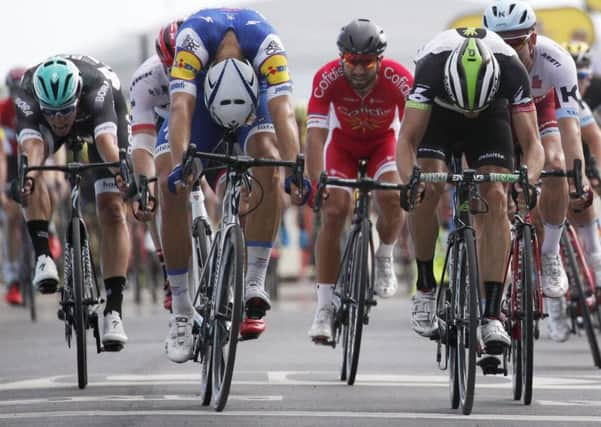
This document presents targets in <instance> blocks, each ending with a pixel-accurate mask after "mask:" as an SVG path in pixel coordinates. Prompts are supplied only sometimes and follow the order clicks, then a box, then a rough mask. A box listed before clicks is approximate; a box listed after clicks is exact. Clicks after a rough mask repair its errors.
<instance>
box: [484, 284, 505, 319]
mask: <svg viewBox="0 0 601 427" xmlns="http://www.w3.org/2000/svg"><path fill="white" fill-rule="evenodd" d="M484 293H485V294H486V304H485V306H484V317H488V318H495V319H498V318H499V316H500V315H501V299H502V294H503V284H502V283H500V282H484Z"/></svg>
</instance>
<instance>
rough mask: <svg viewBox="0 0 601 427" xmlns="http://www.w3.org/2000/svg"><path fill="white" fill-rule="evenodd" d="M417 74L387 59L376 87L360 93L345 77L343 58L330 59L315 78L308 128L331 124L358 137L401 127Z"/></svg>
mask: <svg viewBox="0 0 601 427" xmlns="http://www.w3.org/2000/svg"><path fill="white" fill-rule="evenodd" d="M412 84H413V76H412V75H411V73H410V72H409V71H408V70H407V69H406V68H405V67H403V66H402V65H401V64H399V63H397V62H395V61H392V60H390V59H383V60H382V62H381V64H380V69H379V71H378V76H377V81H376V84H375V86H374V87H373V89H372V90H371V91H370V92H369V93H368V94H367V95H365V96H363V97H361V96H359V95H358V94H357V93H356V92H355V90H354V89H353V88H352V86H351V85H350V83H349V82H348V80H347V79H346V78H345V77H344V73H343V71H342V65H341V64H340V60H339V59H336V60H334V61H331V62H328V63H327V64H326V65H325V66H323V67H322V68H320V69H319V71H317V73H316V74H315V77H314V79H313V88H312V90H311V99H310V100H309V107H308V109H307V128H312V127H320V128H326V129H327V128H329V129H331V130H332V132H333V133H334V137H338V134H340V135H341V136H345V137H350V138H355V139H363V140H367V139H372V138H379V137H382V136H383V135H385V134H387V133H394V132H395V131H398V128H399V119H400V118H402V117H403V114H404V111H405V98H406V97H407V95H408V94H409V91H410V90H411V85H412Z"/></svg>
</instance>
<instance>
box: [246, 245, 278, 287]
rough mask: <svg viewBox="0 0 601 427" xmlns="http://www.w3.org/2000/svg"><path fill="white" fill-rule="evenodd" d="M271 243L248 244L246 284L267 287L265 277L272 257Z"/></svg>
mask: <svg viewBox="0 0 601 427" xmlns="http://www.w3.org/2000/svg"><path fill="white" fill-rule="evenodd" d="M271 245H272V243H271V242H258V241H249V242H247V243H246V265H247V267H246V284H247V285H249V284H251V283H254V284H256V285H259V286H260V287H263V286H265V275H266V274H267V266H268V265H269V258H270V256H271Z"/></svg>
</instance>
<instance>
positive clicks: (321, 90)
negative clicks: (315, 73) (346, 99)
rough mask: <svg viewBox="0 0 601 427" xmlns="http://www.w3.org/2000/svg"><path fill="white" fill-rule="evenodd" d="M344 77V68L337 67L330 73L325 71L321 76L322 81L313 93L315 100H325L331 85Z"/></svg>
mask: <svg viewBox="0 0 601 427" xmlns="http://www.w3.org/2000/svg"><path fill="white" fill-rule="evenodd" d="M343 75H344V73H343V71H342V67H336V68H333V69H331V70H329V71H324V72H323V73H322V74H321V80H320V81H319V84H318V85H317V87H316V88H315V90H314V91H313V96H314V97H315V98H323V96H324V95H325V93H326V91H327V90H328V88H329V87H330V85H331V84H333V83H334V82H335V81H336V80H337V79H338V78H340V77H342V76H343Z"/></svg>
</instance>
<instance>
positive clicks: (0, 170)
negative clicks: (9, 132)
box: [0, 126, 8, 201]
mask: <svg viewBox="0 0 601 427" xmlns="http://www.w3.org/2000/svg"><path fill="white" fill-rule="evenodd" d="M7 143H8V140H7V136H6V132H4V129H3V128H2V126H0V193H4V189H5V188H6V151H5V150H4V144H7ZM1 200H2V196H1V195H0V201H1Z"/></svg>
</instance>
